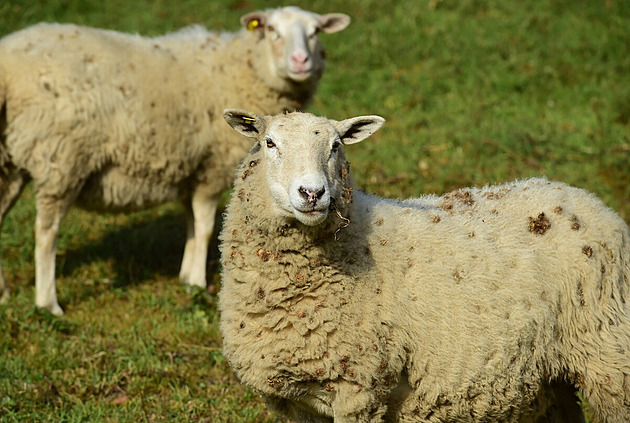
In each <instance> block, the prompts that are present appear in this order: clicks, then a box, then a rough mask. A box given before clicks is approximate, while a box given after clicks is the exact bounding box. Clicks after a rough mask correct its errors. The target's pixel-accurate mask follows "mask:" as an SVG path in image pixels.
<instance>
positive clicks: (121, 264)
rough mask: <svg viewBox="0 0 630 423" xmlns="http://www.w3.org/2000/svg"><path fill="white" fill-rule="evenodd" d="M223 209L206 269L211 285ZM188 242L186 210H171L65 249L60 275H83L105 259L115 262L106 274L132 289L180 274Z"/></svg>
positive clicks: (216, 266) (119, 286)
mask: <svg viewBox="0 0 630 423" xmlns="http://www.w3.org/2000/svg"><path fill="white" fill-rule="evenodd" d="M222 213H223V209H222V208H221V209H219V210H218V211H217V214H216V217H215V230H214V233H213V235H212V238H211V240H210V245H209V248H208V260H207V262H206V266H207V267H206V271H207V275H208V281H209V286H210V284H211V283H212V280H213V276H214V275H215V274H216V273H217V272H218V270H219V248H218V233H219V231H220V228H221V224H222ZM185 242H186V219H185V216H184V214H183V212H181V211H180V212H174V211H173V212H168V213H166V214H164V215H160V216H156V217H153V218H147V219H143V220H141V221H136V222H131V223H128V224H124V225H120V226H116V227H114V228H112V229H111V230H110V231H108V232H107V233H105V234H104V235H103V236H102V237H101V238H99V239H98V240H95V241H89V242H87V243H86V244H83V245H81V246H80V247H77V248H71V249H67V250H65V253H64V254H63V258H61V257H58V258H57V266H58V267H57V269H58V276H63V277H71V278H77V279H80V278H81V276H80V275H81V273H82V269H83V268H85V267H86V266H89V265H90V264H91V263H94V262H102V261H105V262H111V263H109V264H108V265H107V266H108V267H113V271H111V274H110V275H108V276H105V278H106V279H108V280H109V281H110V282H111V284H112V286H113V287H114V288H117V289H128V288H131V287H134V286H137V285H140V284H144V283H147V282H150V281H153V280H155V279H156V278H159V277H166V278H176V277H177V276H178V275H179V268H180V265H181V260H182V256H183V253H184V244H185ZM88 272H89V273H90V274H92V273H94V274H98V273H100V272H99V271H94V272H92V271H88ZM84 282H85V281H84Z"/></svg>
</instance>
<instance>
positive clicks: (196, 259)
mask: <svg viewBox="0 0 630 423" xmlns="http://www.w3.org/2000/svg"><path fill="white" fill-rule="evenodd" d="M218 202H219V196H218V195H217V194H214V195H212V196H209V195H207V194H206V193H205V192H204V190H203V189H199V188H197V189H196V190H195V192H194V193H193V195H192V198H191V204H190V211H189V212H188V213H187V234H188V235H187V240H186V247H185V248H184V257H183V259H182V267H181V271H180V279H181V280H182V282H184V283H186V284H188V285H191V286H199V287H201V288H205V287H206V262H207V260H208V244H209V243H210V237H211V236H212V230H213V229H214V217H215V214H216V211H217V205H218Z"/></svg>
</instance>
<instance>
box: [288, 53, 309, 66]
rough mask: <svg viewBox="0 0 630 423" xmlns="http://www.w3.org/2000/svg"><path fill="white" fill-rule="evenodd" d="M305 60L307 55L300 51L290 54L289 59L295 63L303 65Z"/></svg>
mask: <svg viewBox="0 0 630 423" xmlns="http://www.w3.org/2000/svg"><path fill="white" fill-rule="evenodd" d="M307 60H308V55H307V54H306V53H304V52H301V51H297V52H295V53H293V54H292V55H291V61H292V62H293V63H294V64H296V65H304V64H305V63H306V61H307Z"/></svg>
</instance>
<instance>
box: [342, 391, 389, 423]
mask: <svg viewBox="0 0 630 423" xmlns="http://www.w3.org/2000/svg"><path fill="white" fill-rule="evenodd" d="M337 389H338V391H337V395H336V396H335V400H334V401H333V404H332V408H333V414H334V421H335V423H380V422H383V418H384V416H385V414H386V413H387V405H385V404H382V403H380V402H379V401H377V400H376V398H375V396H374V392H373V391H371V390H369V389H365V388H363V387H360V386H358V385H355V384H352V383H349V382H345V381H341V382H340V383H339V385H338V386H337Z"/></svg>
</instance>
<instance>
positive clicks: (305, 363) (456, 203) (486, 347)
mask: <svg viewBox="0 0 630 423" xmlns="http://www.w3.org/2000/svg"><path fill="white" fill-rule="evenodd" d="M285 160H287V158H285ZM341 166H342V168H344V169H347V164H346V163H345V160H343V164H342V165H341ZM346 173H347V172H346ZM339 174H340V175H343V174H344V172H339ZM266 183H267V181H266V178H265V162H264V159H263V157H262V154H261V152H260V149H259V148H255V149H254V150H253V151H252V153H251V154H250V156H248V157H247V158H246V159H245V161H244V162H243V164H242V165H241V167H240V169H239V171H238V172H237V178H236V182H235V190H234V193H233V195H232V198H231V201H230V203H229V205H228V208H227V211H226V214H225V220H224V227H223V230H222V233H221V237H220V238H221V241H222V243H221V247H220V248H221V256H222V264H223V273H222V281H223V282H222V288H221V292H220V297H219V299H220V310H221V330H222V333H223V336H224V354H225V356H226V357H227V359H228V361H229V362H230V364H231V365H232V367H233V368H234V370H235V372H236V374H237V375H238V377H239V378H240V380H241V381H242V382H243V383H245V384H246V385H248V386H250V387H253V388H254V389H256V390H257V391H258V392H260V393H262V394H263V395H264V396H265V397H266V398H267V399H268V401H269V403H270V404H272V405H273V406H274V407H276V408H277V409H279V410H280V411H282V412H284V413H285V414H287V415H289V416H292V417H293V418H295V419H297V420H298V421H305V422H306V421H308V422H330V421H332V417H333V415H334V418H335V422H337V421H343V422H345V421H356V422H367V421H388V422H442V421H471V422H472V421H503V422H516V421H520V422H526V421H580V420H581V419H582V416H581V411H580V409H579V407H578V405H577V402H576V397H575V395H574V394H573V392H572V390H573V389H572V387H571V385H573V386H575V387H577V388H579V390H580V391H581V392H582V394H583V395H584V396H585V397H586V398H587V399H588V400H589V402H590V403H591V404H592V405H593V406H594V408H595V411H596V413H597V415H598V416H599V418H601V419H603V420H604V421H606V422H625V421H630V313H629V312H630V310H629V307H628V304H627V299H628V298H629V296H630V292H629V291H630V284H629V281H628V276H629V275H630V231H629V229H628V226H627V225H626V224H625V222H623V220H622V219H621V218H620V217H619V216H618V215H617V214H615V213H614V212H613V211H612V210H610V209H609V208H607V207H605V206H604V205H603V204H602V203H601V201H600V200H598V199H597V198H596V197H595V196H593V195H592V194H590V193H587V192H586V191H584V190H581V189H577V188H573V187H570V186H567V185H565V184H562V183H557V182H550V181H547V180H544V179H530V180H524V181H517V182H513V183H509V184H505V185H498V186H487V187H484V188H481V189H475V188H470V189H462V190H457V191H454V192H452V193H449V194H447V195H444V196H441V197H438V196H434V195H429V196H424V197H420V198H417V199H410V200H406V201H395V200H389V199H383V198H378V197H375V196H371V195H368V194H365V193H363V192H361V191H359V190H354V191H353V195H352V196H345V197H346V198H343V197H341V196H339V197H337V198H336V201H337V202H339V203H344V202H345V201H346V200H348V201H350V202H349V203H348V204H347V205H346V207H347V211H345V212H344V213H342V215H343V216H344V218H346V219H347V220H348V221H342V220H340V219H339V216H338V215H333V214H331V215H329V216H328V218H327V221H326V222H325V223H324V224H323V225H322V226H318V227H307V226H305V225H303V224H301V223H299V222H297V221H296V220H294V219H291V218H286V217H277V216H276V215H275V213H274V211H273V210H274V208H273V207H274V206H273V202H272V199H271V197H270V194H269V192H268V189H267V188H266ZM344 184H345V186H346V188H347V189H351V188H352V182H351V177H347V178H346V179H345V180H344ZM344 192H346V193H347V192H348V191H347V190H346V191H344ZM346 224H347V227H344V226H345V225H346ZM566 382H568V383H569V384H567V383H566ZM554 413H555V414H554ZM563 413H566V414H564V415H563ZM567 415H568V416H569V417H567Z"/></svg>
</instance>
